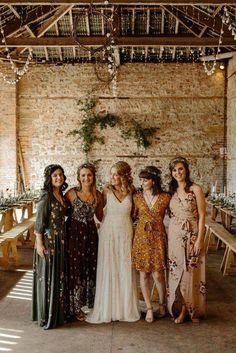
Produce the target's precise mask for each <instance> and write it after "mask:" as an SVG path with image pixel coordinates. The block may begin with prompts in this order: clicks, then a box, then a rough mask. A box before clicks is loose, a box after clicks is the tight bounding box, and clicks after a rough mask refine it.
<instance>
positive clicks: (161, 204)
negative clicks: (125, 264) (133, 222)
mask: <svg viewBox="0 0 236 353" xmlns="http://www.w3.org/2000/svg"><path fill="white" fill-rule="evenodd" d="M169 202H170V196H169V195H168V194H167V193H165V192H162V193H160V194H158V197H157V200H156V202H155V203H154V205H153V206H152V207H151V208H150V207H149V206H148V205H147V203H146V201H145V199H144V196H143V194H142V193H137V194H136V195H135V196H134V205H135V211H136V212H137V213H138V224H137V227H136V230H135V236H134V242H133V250H132V260H133V266H134V267H135V269H136V270H137V271H142V272H147V273H150V272H160V271H163V270H164V269H166V260H167V256H166V252H167V242H166V231H165V226H164V224H163V219H164V216H165V211H166V209H167V208H168V207H169Z"/></svg>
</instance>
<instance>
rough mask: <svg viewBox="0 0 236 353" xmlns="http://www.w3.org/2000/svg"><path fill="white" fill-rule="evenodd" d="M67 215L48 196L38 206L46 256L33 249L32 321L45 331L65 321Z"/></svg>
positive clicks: (49, 195)
mask: <svg viewBox="0 0 236 353" xmlns="http://www.w3.org/2000/svg"><path fill="white" fill-rule="evenodd" d="M64 202H65V201H64ZM65 216H66V207H65V206H63V205H62V204H61V203H60V202H59V201H58V200H57V199H56V198H55V197H54V196H53V195H52V194H49V193H45V194H44V195H43V196H42V198H41V200H40V201H39V203H38V206H37V215H36V222H35V231H36V232H37V233H39V234H42V236H43V243H44V246H45V248H46V250H47V254H46V255H45V257H40V256H39V255H38V253H37V249H36V248H35V249H34V257H33V300H32V319H33V321H37V322H38V324H39V325H40V326H43V327H44V329H49V328H54V327H56V326H58V325H61V324H63V323H64V322H65V305H64V304H65V301H64V296H65V290H64V280H65V278H64V238H65Z"/></svg>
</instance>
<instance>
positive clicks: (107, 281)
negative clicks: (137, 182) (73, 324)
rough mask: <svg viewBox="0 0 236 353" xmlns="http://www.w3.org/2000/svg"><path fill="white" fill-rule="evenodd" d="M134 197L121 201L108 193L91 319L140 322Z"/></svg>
mask: <svg viewBox="0 0 236 353" xmlns="http://www.w3.org/2000/svg"><path fill="white" fill-rule="evenodd" d="M131 198H132V196H131V195H127V196H126V198H125V199H124V200H123V201H122V202H120V201H119V200H118V199H117V198H116V196H115V195H114V194H113V192H112V191H108V193H107V205H106V210H105V213H106V214H105V217H104V220H103V222H102V224H101V227H100V230H99V246H98V262H97V281H96V295H95V303H94V308H93V310H92V312H90V313H89V315H88V317H87V320H86V321H87V322H90V323H102V322H111V321H116V320H119V321H137V320H139V317H140V314H139V310H138V300H137V289H136V280H135V272H134V270H133V269H132V263H131V247H132V237H133V227H132V220H131V217H130V212H131V208H132V199H131Z"/></svg>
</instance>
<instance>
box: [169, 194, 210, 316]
mask: <svg viewBox="0 0 236 353" xmlns="http://www.w3.org/2000/svg"><path fill="white" fill-rule="evenodd" d="M170 211H171V220H170V224H169V231H168V257H169V259H168V263H169V297H168V307H169V312H170V314H171V315H173V316H177V315H179V314H180V311H181V305H182V303H181V302H180V295H179V294H180V293H179V291H180V292H181V294H182V296H183V299H184V302H185V304H186V307H187V310H188V312H189V315H190V317H191V318H198V317H201V316H204V315H205V254H204V253H202V254H201V255H200V256H199V257H195V255H194V253H193V248H194V243H195V241H196V239H197V235H198V211H197V203H196V198H195V195H194V194H193V193H192V192H189V193H188V194H186V197H185V198H184V199H182V198H180V197H179V196H178V195H177V193H175V194H174V195H173V197H172V199H171V201H170Z"/></svg>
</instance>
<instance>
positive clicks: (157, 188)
mask: <svg viewBox="0 0 236 353" xmlns="http://www.w3.org/2000/svg"><path fill="white" fill-rule="evenodd" d="M139 178H144V179H151V180H152V181H153V187H152V194H153V195H157V194H158V193H161V192H162V191H163V189H162V186H161V171H160V169H158V168H157V167H155V166H153V165H149V166H147V167H145V168H144V169H142V170H141V171H140V173H139Z"/></svg>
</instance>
